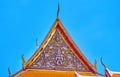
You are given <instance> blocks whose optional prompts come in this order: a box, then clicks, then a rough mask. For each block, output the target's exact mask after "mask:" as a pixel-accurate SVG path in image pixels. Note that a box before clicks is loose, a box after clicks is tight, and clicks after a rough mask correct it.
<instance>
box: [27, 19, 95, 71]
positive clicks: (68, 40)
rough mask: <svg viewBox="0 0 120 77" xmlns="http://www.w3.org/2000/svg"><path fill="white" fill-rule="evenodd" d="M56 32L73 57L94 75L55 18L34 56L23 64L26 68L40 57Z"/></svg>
mask: <svg viewBox="0 0 120 77" xmlns="http://www.w3.org/2000/svg"><path fill="white" fill-rule="evenodd" d="M56 30H57V31H58V32H59V34H60V36H62V38H63V40H64V41H65V43H66V44H67V46H68V47H69V48H70V49H71V51H72V52H73V53H74V54H75V56H76V57H77V58H78V59H79V61H80V62H81V63H82V65H83V66H84V67H85V68H86V69H87V70H88V71H91V72H93V73H96V71H95V69H94V68H93V66H92V65H91V64H90V63H89V62H88V60H87V59H86V58H85V57H84V55H83V54H82V52H81V51H80V50H79V49H78V48H77V46H76V45H75V43H74V42H73V41H72V39H71V38H70V36H69V35H68V33H67V31H66V30H65V28H64V27H63V25H62V23H61V22H60V20H59V18H56V20H55V23H54V24H53V26H52V28H51V29H50V31H49V33H48V34H47V36H46V38H45V40H44V41H43V42H42V44H41V46H40V47H39V48H38V50H37V51H36V52H35V53H34V55H33V56H32V57H31V58H30V59H29V60H28V62H27V63H26V64H25V67H26V68H30V67H31V65H32V64H33V63H34V62H35V60H36V59H37V58H38V57H39V56H40V54H41V53H42V51H43V50H44V49H45V47H46V46H47V44H48V43H49V41H50V40H51V38H52V37H53V35H54V34H55V32H56Z"/></svg>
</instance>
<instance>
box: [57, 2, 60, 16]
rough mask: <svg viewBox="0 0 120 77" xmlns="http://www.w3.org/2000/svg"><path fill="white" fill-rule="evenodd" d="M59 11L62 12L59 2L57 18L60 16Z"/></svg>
mask: <svg viewBox="0 0 120 77" xmlns="http://www.w3.org/2000/svg"><path fill="white" fill-rule="evenodd" d="M59 12H60V5H59V3H58V9H57V18H58V16H59Z"/></svg>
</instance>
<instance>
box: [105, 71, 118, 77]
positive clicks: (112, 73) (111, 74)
mask: <svg viewBox="0 0 120 77" xmlns="http://www.w3.org/2000/svg"><path fill="white" fill-rule="evenodd" d="M107 71H108V72H109V74H110V76H111V77H120V72H115V71H110V70H109V69H107Z"/></svg>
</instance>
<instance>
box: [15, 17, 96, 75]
mask: <svg viewBox="0 0 120 77" xmlns="http://www.w3.org/2000/svg"><path fill="white" fill-rule="evenodd" d="M63 57H64V58H63ZM68 58H69V59H68ZM27 69H31V70H27ZM33 69H34V70H33ZM35 69H36V70H35ZM42 70H49V72H48V71H46V73H47V74H49V73H50V72H51V73H56V75H59V74H61V75H62V74H64V72H65V71H68V72H67V73H66V75H67V74H70V75H71V76H73V74H74V72H72V71H77V72H78V73H79V74H80V75H83V76H84V75H85V76H93V75H96V74H97V72H96V70H95V68H94V67H93V66H92V65H91V64H90V63H89V61H88V60H87V59H86V58H85V56H84V55H83V54H82V52H81V51H80V49H79V48H78V47H77V46H76V45H75V43H74V42H73V40H72V39H71V37H70V36H69V34H68V33H67V31H66V30H65V28H64V26H63V25H62V23H61V22H60V20H59V18H58V17H57V18H56V20H55V23H54V24H53V26H52V28H51V29H50V31H49V33H48V34H47V36H46V38H45V39H44V41H43V42H42V44H41V45H40V46H39V48H38V49H37V50H36V52H35V53H34V54H33V56H32V57H31V58H30V59H29V60H28V61H27V62H26V63H25V64H24V68H23V69H22V70H20V71H19V72H17V73H16V74H14V75H13V77H16V76H17V75H21V76H22V77H25V76H27V75H30V76H32V75H33V74H34V73H35V74H36V76H37V75H38V73H40V72H43V71H42ZM51 70H54V71H51ZM55 71H63V72H55ZM43 73H44V72H43ZM44 74H45V73H44ZM30 76H29V77H30ZM67 76H69V75H67ZM67 76H66V77H67ZM49 77H50V76H49ZM51 77H52V76H51ZM61 77H63V76H61Z"/></svg>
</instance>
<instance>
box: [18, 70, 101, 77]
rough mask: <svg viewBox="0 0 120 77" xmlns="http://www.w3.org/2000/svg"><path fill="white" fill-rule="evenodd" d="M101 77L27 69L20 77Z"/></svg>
mask: <svg viewBox="0 0 120 77" xmlns="http://www.w3.org/2000/svg"><path fill="white" fill-rule="evenodd" d="M76 75H77V77H79V76H80V77H86V76H87V77H103V76H100V75H98V74H94V73H91V72H75V71H55V70H36V69H27V70H24V71H23V72H22V73H21V74H20V75H19V76H20V77H40V76H41V77H76Z"/></svg>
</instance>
